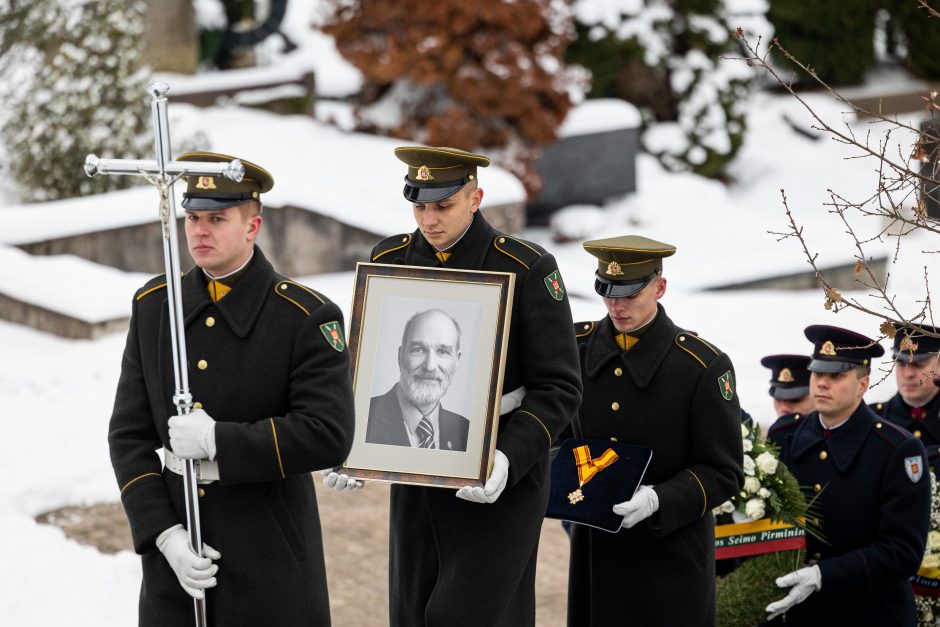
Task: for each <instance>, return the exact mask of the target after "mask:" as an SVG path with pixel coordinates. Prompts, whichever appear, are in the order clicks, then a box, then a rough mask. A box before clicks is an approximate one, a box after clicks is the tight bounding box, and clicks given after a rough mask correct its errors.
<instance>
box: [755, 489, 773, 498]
mask: <svg viewBox="0 0 940 627" xmlns="http://www.w3.org/2000/svg"><path fill="white" fill-rule="evenodd" d="M757 496H759V497H761V498H762V499H766V498H767V497H768V496H770V490H768V489H767V488H761V489H760V490H758V491H757Z"/></svg>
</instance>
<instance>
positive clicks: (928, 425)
mask: <svg viewBox="0 0 940 627" xmlns="http://www.w3.org/2000/svg"><path fill="white" fill-rule="evenodd" d="M920 326H922V327H923V328H924V330H926V331H930V332H932V333H940V329H938V328H937V327H933V326H930V325H920ZM891 353H892V357H893V358H894V360H895V364H894V376H895V380H896V381H897V384H898V391H897V393H896V394H895V395H894V396H892V397H891V398H890V399H889V400H888V401H887V402H884V403H875V404H874V405H873V406H872V409H874V410H875V411H876V412H877V413H879V414H881V416H882V417H883V418H884V419H885V420H888V421H890V422H893V423H894V424H896V425H898V426H899V427H903V428H905V429H907V430H908V431H910V432H911V433H912V434H914V437H915V438H918V439H919V440H920V441H921V442H923V443H924V446H926V447H927V450H928V451H931V449H933V450H936V449H937V448H938V447H940V387H938V386H937V384H936V383H935V379H934V377H935V376H937V373H940V338H935V337H930V336H925V335H920V334H911V333H908V332H905V331H904V329H898V331H897V332H896V333H895V336H894V344H893V346H892V351H891Z"/></svg>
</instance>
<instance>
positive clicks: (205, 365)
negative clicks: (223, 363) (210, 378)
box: [196, 359, 209, 370]
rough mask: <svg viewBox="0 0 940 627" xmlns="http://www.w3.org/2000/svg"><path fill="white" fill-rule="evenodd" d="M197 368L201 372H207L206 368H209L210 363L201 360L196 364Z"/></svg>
mask: <svg viewBox="0 0 940 627" xmlns="http://www.w3.org/2000/svg"><path fill="white" fill-rule="evenodd" d="M196 367H197V368H199V369H200V370H205V369H206V368H208V367H209V362H208V361H206V360H205V359H200V360H199V361H198V362H196Z"/></svg>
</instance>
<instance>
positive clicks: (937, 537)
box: [927, 531, 940, 551]
mask: <svg viewBox="0 0 940 627" xmlns="http://www.w3.org/2000/svg"><path fill="white" fill-rule="evenodd" d="M927 548H928V549H930V550H931V551H936V550H937V549H940V531H931V532H930V533H928V534H927Z"/></svg>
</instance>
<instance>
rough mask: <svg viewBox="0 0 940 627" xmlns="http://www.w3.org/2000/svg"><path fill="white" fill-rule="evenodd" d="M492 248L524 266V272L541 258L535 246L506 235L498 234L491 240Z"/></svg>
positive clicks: (540, 252)
mask: <svg viewBox="0 0 940 627" xmlns="http://www.w3.org/2000/svg"><path fill="white" fill-rule="evenodd" d="M493 246H495V247H496V250H498V251H499V252H501V253H503V254H504V255H506V256H507V257H510V258H512V259H514V260H516V261H517V262H518V263H520V264H522V265H523V266H525V268H526V270H528V269H529V268H531V267H532V265H533V264H534V263H535V262H536V261H538V259H539V257H541V256H542V251H540V250H539V249H538V248H536V245H535V244H532V243H531V242H526V241H523V240H521V239H516V238H515V237H510V236H508V235H502V234H500V235H499V236H498V237H497V238H496V239H494V240H493Z"/></svg>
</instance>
